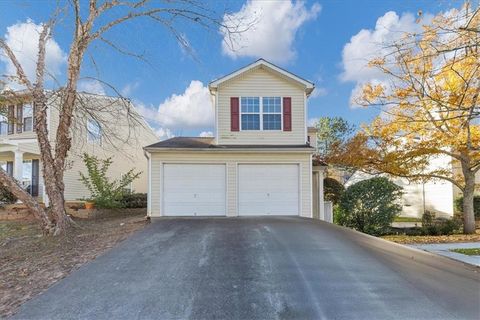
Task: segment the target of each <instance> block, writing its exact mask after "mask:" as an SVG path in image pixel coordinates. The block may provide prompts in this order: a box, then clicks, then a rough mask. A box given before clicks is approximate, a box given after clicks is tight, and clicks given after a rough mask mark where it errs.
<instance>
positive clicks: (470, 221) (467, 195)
mask: <svg viewBox="0 0 480 320" xmlns="http://www.w3.org/2000/svg"><path fill="white" fill-rule="evenodd" d="M469 164H470V163H468V162H467V163H464V162H463V161H462V171H463V177H464V179H465V188H464V189H463V233H465V234H472V233H475V213H474V211H473V198H474V194H475V173H474V172H472V171H471V170H470V168H469Z"/></svg>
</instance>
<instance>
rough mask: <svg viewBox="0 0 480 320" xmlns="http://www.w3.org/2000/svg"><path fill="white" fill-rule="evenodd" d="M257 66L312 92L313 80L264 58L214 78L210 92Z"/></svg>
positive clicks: (210, 85) (307, 91) (313, 87)
mask: <svg viewBox="0 0 480 320" xmlns="http://www.w3.org/2000/svg"><path fill="white" fill-rule="evenodd" d="M258 67H265V68H266V69H268V70H270V71H272V72H273V73H277V74H279V75H281V76H284V77H286V78H288V79H290V80H292V81H294V82H296V83H298V84H300V85H302V86H303V87H304V88H305V92H306V93H307V95H309V94H310V93H312V91H313V90H314V89H315V84H314V83H313V82H310V81H308V80H305V79H303V78H300V77H299V76H297V75H295V74H293V73H291V72H289V71H287V70H285V69H282V68H280V67H278V66H276V65H274V64H273V63H270V62H268V61H266V60H264V59H259V60H257V61H255V62H254V63H251V64H249V65H247V66H245V67H243V68H241V69H238V70H236V71H234V72H232V73H230V74H227V75H226V76H224V77H221V78H219V79H216V80H214V81H212V82H210V84H209V85H208V87H209V89H210V92H212V91H216V89H217V87H218V86H219V85H220V84H221V83H223V82H225V81H228V80H231V79H233V78H235V77H237V76H239V75H241V74H243V73H245V72H248V71H250V70H252V69H256V68H258Z"/></svg>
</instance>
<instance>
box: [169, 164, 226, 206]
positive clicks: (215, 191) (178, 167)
mask: <svg viewBox="0 0 480 320" xmlns="http://www.w3.org/2000/svg"><path fill="white" fill-rule="evenodd" d="M163 176H164V190H163V203H164V215H166V216H223V215H225V213H226V212H225V208H226V205H225V196H226V183H225V177H226V176H225V165H222V164H165V165H164V175H163Z"/></svg>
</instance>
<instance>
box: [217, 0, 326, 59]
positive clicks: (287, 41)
mask: <svg viewBox="0 0 480 320" xmlns="http://www.w3.org/2000/svg"><path fill="white" fill-rule="evenodd" d="M320 10H321V6H320V4H318V3H314V4H313V5H312V6H311V8H307V7H306V6H305V3H304V2H303V1H290V0H289V1H256V0H248V1H247V2H246V3H245V4H244V5H243V6H242V8H241V9H240V11H238V12H236V13H233V14H231V15H225V16H224V18H223V23H224V24H225V25H226V26H228V27H229V28H230V29H238V30H240V31H242V30H243V32H239V33H232V34H228V33H227V32H226V30H225V29H221V30H220V32H221V33H222V35H223V40H224V41H223V44H222V51H223V53H224V54H226V55H228V56H230V57H231V58H237V57H243V56H246V57H256V58H260V57H262V58H265V59H267V60H271V61H272V62H277V63H284V62H287V61H290V60H292V59H293V58H294V57H295V55H296V51H295V48H294V47H293V44H294V41H295V36H296V34H297V31H298V30H299V28H300V27H301V26H302V25H303V24H304V23H305V22H307V21H309V20H313V19H316V17H317V16H318V14H319V12H320ZM245 30H246V31H245Z"/></svg>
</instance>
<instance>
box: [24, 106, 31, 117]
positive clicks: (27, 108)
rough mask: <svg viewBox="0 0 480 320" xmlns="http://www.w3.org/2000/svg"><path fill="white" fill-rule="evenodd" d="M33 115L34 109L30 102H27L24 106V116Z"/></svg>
mask: <svg viewBox="0 0 480 320" xmlns="http://www.w3.org/2000/svg"><path fill="white" fill-rule="evenodd" d="M32 116H33V109H32V106H31V105H29V104H26V105H24V106H23V117H24V118H27V117H32Z"/></svg>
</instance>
